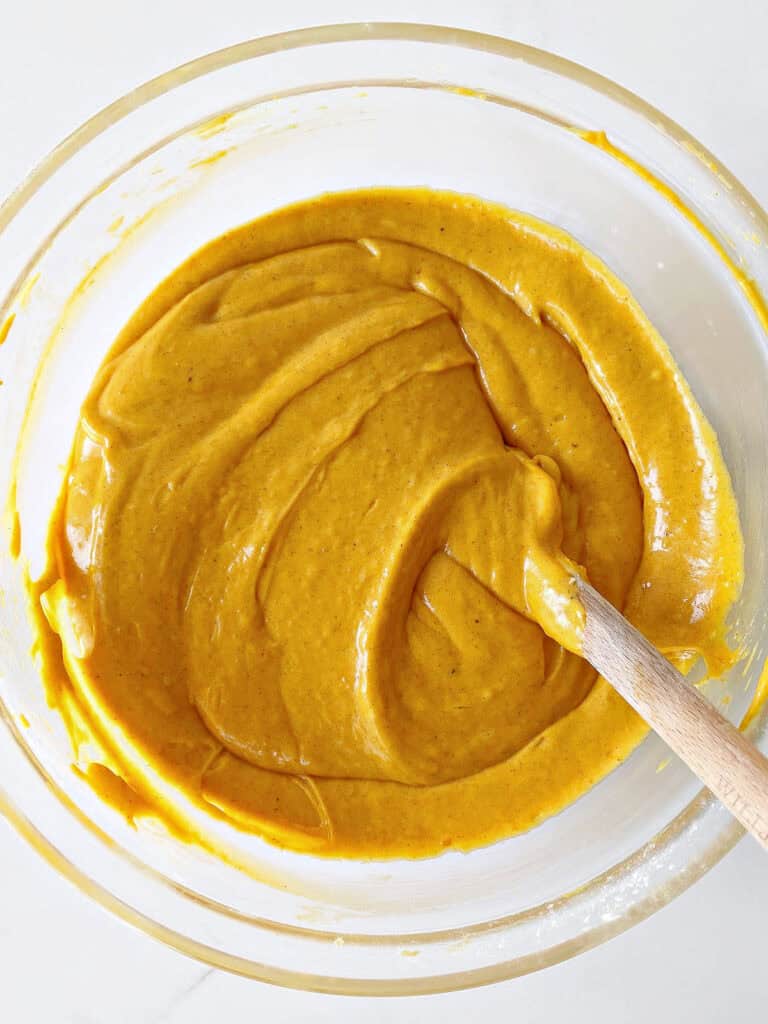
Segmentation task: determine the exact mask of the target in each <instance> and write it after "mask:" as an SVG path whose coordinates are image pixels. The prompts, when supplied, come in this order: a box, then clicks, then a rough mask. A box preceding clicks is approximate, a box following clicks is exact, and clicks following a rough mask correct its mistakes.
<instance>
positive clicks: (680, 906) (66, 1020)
mask: <svg viewBox="0 0 768 1024" xmlns="http://www.w3.org/2000/svg"><path fill="white" fill-rule="evenodd" d="M365 18H368V19H369V20H379V21H384V20H387V21H397V20H401V21H424V22H435V23H442V24H447V25H456V26H462V27H466V28H473V29H478V30H482V31H486V32H494V33H497V34H499V35H505V36H508V37H510V38H513V39H519V40H522V41H524V42H528V43H532V44H534V45H536V46H540V47H543V48H545V49H549V50H552V51H554V52H556V53H559V54H562V55H563V56H566V57H570V58H571V59H573V60H576V61H579V62H580V63H583V64H586V65H588V66H589V67H591V68H594V69H595V70H597V71H600V72H602V73H603V74H605V75H608V76H609V77H611V78H614V79H615V80H617V81H618V82H620V83H621V84H623V85H625V86H627V87H628V88H630V89H632V90H633V91H635V92H637V93H639V94H640V95H641V96H643V97H644V98H645V99H647V100H649V101H650V102H651V103H654V104H655V105H657V106H659V107H661V108H662V109H663V110H664V111H665V112H666V113H667V114H669V115H670V116H671V117H673V118H674V119H675V120H677V121H679V122H680V123H682V124H683V125H684V126H685V127H686V128H688V129H689V131H691V132H692V133H693V134H694V135H695V136H696V137H697V138H698V139H699V140H700V141H701V142H703V143H704V144H705V145H706V146H707V147H709V148H710V149H712V150H713V151H714V152H715V153H716V154H717V155H718V156H719V157H720V158H721V160H723V162H724V163H725V164H726V166H728V167H729V168H730V169H731V170H732V171H733V172H734V173H735V174H736V175H737V177H739V178H740V179H741V180H742V182H743V183H744V184H745V185H746V186H747V188H749V189H750V190H751V191H752V192H753V193H754V194H755V195H756V196H757V198H758V199H759V200H760V201H761V202H762V204H763V205H764V206H767V207H768V58H767V57H766V38H767V37H768V4H766V3H765V0H728V2H727V3H723V2H722V0H623V2H622V0H514V2H510V3H504V2H501V0H469V2H468V0H463V2H457V0H440V2H433V0H379V2H375V0H338V2H334V0H329V2H323V3H319V2H315V3H312V2H311V0H310V2H299V0H280V2H279V3H269V4H268V5H267V4H262V3H259V2H258V0H240V2H238V0H211V2H208V3H205V2H202V0H120V2H117V0H0V25H2V28H1V29H0V199H2V198H3V197H4V196H5V195H6V194H7V193H8V192H10V191H11V190H12V188H13V187H14V185H15V184H16V183H17V182H18V181H19V179H20V178H21V177H22V176H23V175H25V174H26V173H27V171H28V170H29V169H30V168H31V166H32V165H33V164H34V163H36V161H37V160H39V159H40V158H41V157H42V156H44V155H45V153H46V152H47V151H48V150H49V149H50V148H51V147H52V146H53V145H55V143H57V142H58V141H59V140H60V139H61V138H62V137H63V136H64V135H66V134H67V133H68V132H70V131H71V130H72V129H73V128H75V127H76V126H77V125H78V124H79V123H80V122H82V121H83V120H85V119H86V118H87V117H89V116H90V115H91V114H93V113H94V112H95V111H96V110H98V109H99V108H101V107H102V106H104V105H105V104H107V103H109V102H110V101H111V100H113V99H115V98H116V97H117V96H119V95H120V94H122V93H124V92H126V91H128V90H129V89H131V88H133V87H134V86H136V85H138V84H139V83H140V82H142V81H144V80H145V79H147V78H149V77H151V76H153V75H156V74H158V73H159V72H161V71H165V70H166V69H167V68H170V67H172V66H174V65H176V64H179V63H181V62H183V61H186V60H189V59H191V58H193V57H196V56H199V55H200V54H203V53H205V52H207V51H210V50H214V49H218V48H219V47H222V46H226V45H228V44H231V43H235V42H239V41H241V40H243V39H246V38H249V37H252V36H257V35H265V34H268V33H271V32H277V31H281V30H285V29H289V28H297V27H301V26H305V25H309V24H316V23H322V22H337V21H360V20H362V19H365ZM767 923H768V858H766V855H765V854H761V853H760V851H759V850H758V848H757V846H756V845H755V844H754V843H753V842H752V841H751V840H745V841H744V842H742V843H741V844H740V845H739V847H737V849H736V851H735V852H734V853H732V854H731V855H730V856H729V857H728V858H727V859H726V861H725V862H724V863H722V864H721V865H720V866H719V867H717V868H716V869H715V870H714V871H712V872H711V873H710V874H709V875H708V876H707V877H706V878H705V879H704V880H703V881H701V882H699V883H698V884H697V885H696V886H695V887H694V888H693V889H692V890H689V892H688V893H686V894H685V895H684V896H682V897H681V898H680V899H678V900H677V901H676V902H675V903H674V904H673V905H672V906H670V907H668V908H666V909H665V910H663V911H661V912H660V913H658V914H657V915H656V916H655V917H653V918H652V919H651V920H650V921H646V922H645V923H643V924H641V925H639V926H638V927H636V928H635V929H633V930H632V931H630V932H629V933H627V934H625V935H623V936H620V937H619V938H617V939H614V940H613V941H612V942H610V943H608V944H607V945H606V946H603V947H601V948H600V949H597V950H593V951H592V952H590V953H587V954H585V955H583V956H581V957H579V958H578V959H576V960H571V961H570V962H568V963H566V964H561V965H559V966H557V967H554V968H550V969H549V970H547V971H544V972H541V973H539V974H536V975H532V976H530V977H527V978H522V979H517V980H515V981H511V982H507V983H504V984H500V985H495V986H492V987H489V988H485V989H479V990H475V991H472V992H463V993H457V994H452V995H445V996H427V997H420V998H415V999H398V1000H394V1001H391V1000H378V1001H377V1000H367V999H342V998H336V997H331V996H319V995H311V994H305V993H298V992H289V991H283V990H280V989H276V988H270V987H268V986H266V985H261V984H258V983H256V982H252V981H247V980H244V979H241V978H235V977H231V976H228V975H224V974H221V973H218V972H215V971H211V970H208V969H207V968H205V967H203V966H201V965H200V964H197V963H195V962H193V961H191V960H187V959H186V958H184V957H182V956H180V955H179V954H177V953H174V952H172V951H171V950H168V949H165V948H164V947H162V946H160V945H157V944H155V943H154V942H152V941H151V940H149V939H147V938H146V937H144V936H143V935H141V934H138V933H136V932H134V931H132V930H130V929H129V928H128V927H127V926H126V925H124V924H122V923H121V922H118V921H116V920H113V919H112V918H111V917H109V916H108V915H107V914H106V913H105V912H104V911H102V910H101V909H100V908H99V907H97V906H96V905H94V904H91V903H90V902H88V900H87V899H86V898H85V897H84V896H82V895H81V894H80V893H79V892H77V891H75V890H74V889H73V888H71V887H70V886H69V885H68V883H66V882H64V881H63V880H61V879H60V878H59V877H58V876H56V875H55V874H53V872H52V871H51V870H50V869H49V868H48V867H47V866H46V865H44V864H43V863H42V862H41V861H39V860H38V859H37V856H36V855H35V854H34V853H33V852H32V851H31V850H30V849H28V848H27V847H26V846H25V845H24V844H23V843H22V841H21V840H20V839H19V838H18V837H17V836H16V835H15V834H14V833H13V832H12V831H11V829H10V828H9V827H8V826H7V825H6V824H5V823H4V822H3V821H1V820H0V1019H2V1020H4V1021H8V1024H29V1022H34V1024H38V1022H41V1024H43V1022H44V1024H182V1022H183V1024H208V1022H210V1021H221V1022H223V1021H230V1020H231V1021H233V1022H239V1021H250V1020H254V1021H262V1020H264V1021H269V1022H270V1024H273V1022H274V1024H278V1022H279V1024H282V1022H292V1021H307V1020H310V1019H311V1020H312V1021H313V1022H316V1024H322V1022H325V1021H341V1022H344V1021H363V1022H369V1021H375V1022H378V1021H382V1022H383V1021H388V1020H391V1019H397V1020H398V1021H400V1022H403V1024H409V1022H411V1021H413V1022H417V1021H418V1022H422V1021H427V1022H430V1021H433V1020H434V1021H440V1024H452V1022H454V1021H464V1020H466V1019H467V1018H470V1019H473V1018H474V1019H476V1020H493V1021H495V1020H505V1021H506V1020H510V1021H515V1022H521V1024H538V1022H542V1024H544V1022H547V1024H549V1022H552V1021H555V1020H560V1019H562V1020H568V1021H569V1024H582V1022H584V1024H586V1022H587V1021H589V1022H590V1024H602V1022H609V1021H610V1022H611V1024H635V1022H638V1024H639V1022H641V1021H642V1022H646V1021H648V1020H653V1021H659V1022H660V1024H666V1022H672V1021H675V1022H677V1021H682V1020H689V1019H690V1020H696V1022H697V1024H710V1022H712V1024H715V1022H718V1024H719V1022H721V1021H726V1020H752V1019H755V1018H756V1017H757V1018H758V1019H759V1017H760V1015H761V1013H762V1014H764V1013H765V992H766V984H765V972H766V967H765V962H766V954H765V949H766V945H765V935H766V924H767ZM297 966H298V967H300V965H297ZM761 993H762V995H761Z"/></svg>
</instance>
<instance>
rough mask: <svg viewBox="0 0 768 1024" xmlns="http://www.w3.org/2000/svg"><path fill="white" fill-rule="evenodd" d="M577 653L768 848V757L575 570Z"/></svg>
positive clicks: (767, 848)
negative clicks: (579, 621)
mask: <svg viewBox="0 0 768 1024" xmlns="http://www.w3.org/2000/svg"><path fill="white" fill-rule="evenodd" d="M576 585H577V589H578V593H579V597H580V598H581V601H582V604H583V605H584V608H585V609H586V613H587V617H586V626H585V630H584V643H583V651H582V654H583V656H584V658H586V660H587V661H588V662H589V663H590V664H591V665H592V666H593V667H594V668H596V669H597V671H598V672H599V673H600V675H601V676H603V677H604V678H605V679H607V680H608V682H609V683H611V685H612V686H613V687H614V688H615V689H616V690H618V692H619V693H620V694H621V696H622V697H623V698H624V700H626V701H627V703H629V704H631V705H632V707H633V708H634V709H635V711H637V712H638V713H639V714H640V715H642V717H643V718H644V719H645V721H646V722H647V723H648V725H650V726H651V728H652V729H653V730H654V731H655V732H657V733H658V734H659V736H661V738H662V739H663V740H664V742H665V743H667V745H668V746H669V747H671V748H672V750H674V752H675V753H676V754H677V755H678V757H680V758H681V759H682V760H683V761H685V763H686V764H687V765H688V767H689V768H690V769H691V771H692V772H694V773H695V774H696V775H698V777H699V778H700V779H701V781H702V782H703V783H704V785H705V786H706V787H707V788H708V789H710V790H711V791H712V792H713V793H714V795H715V796H716V797H717V798H718V800H720V802H721V803H723V804H724V805H725V806H726V807H727V808H728V810H729V811H730V812H731V814H733V816H734V817H735V818H738V820H739V821H740V822H741V824H742V825H743V826H744V828H745V829H746V830H747V831H748V832H750V833H751V834H752V835H753V836H754V837H755V839H757V840H758V842H759V843H761V844H762V845H763V847H765V849H766V850H768V759H767V758H765V757H763V755H762V754H761V753H760V752H759V751H758V750H756V749H755V747H753V746H752V744H751V743H750V742H749V741H748V740H747V739H745V737H744V736H743V735H742V734H741V733H740V732H739V730H738V729H736V728H735V727H734V726H733V725H731V723H730V722H729V721H728V720H727V719H726V718H723V716H722V715H721V714H720V712H719V711H717V710H716V709H715V708H714V707H713V706H712V705H711V704H710V703H709V701H708V700H706V698H704V697H703V696H702V695H701V694H700V693H699V692H698V690H697V689H696V688H695V687H694V686H692V685H691V684H690V683H688V682H686V680H685V678H684V677H683V676H682V675H681V674H680V672H678V671H677V669H676V668H675V667H674V666H673V665H670V663H669V662H668V661H667V659H666V658H665V657H664V656H663V655H662V654H661V653H660V652H659V651H657V650H656V648H655V647H654V646H653V645H652V644H650V643H649V642H648V641H647V640H646V639H645V637H644V636H643V635H642V634H641V633H639V632H638V630H636V629H635V627H634V626H632V625H630V624H629V622H627V620H626V619H625V618H624V616H623V615H622V614H621V613H620V612H617V611H616V609H615V608H614V607H613V605H611V604H609V603H608V601H606V600H605V598H604V597H602V595H600V594H598V592H597V591H596V590H595V589H594V587H592V586H590V584H589V583H587V582H586V581H585V580H583V579H582V578H581V577H577V578H576Z"/></svg>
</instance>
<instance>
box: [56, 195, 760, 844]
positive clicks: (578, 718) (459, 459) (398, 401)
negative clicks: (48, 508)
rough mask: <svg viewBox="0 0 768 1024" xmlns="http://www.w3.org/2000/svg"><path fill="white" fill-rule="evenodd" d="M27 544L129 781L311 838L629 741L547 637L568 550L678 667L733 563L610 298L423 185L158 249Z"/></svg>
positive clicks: (496, 810)
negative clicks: (38, 549) (157, 260)
mask: <svg viewBox="0 0 768 1024" xmlns="http://www.w3.org/2000/svg"><path fill="white" fill-rule="evenodd" d="M50 548H51V559H50V562H51V568H50V571H49V573H48V574H47V576H46V578H45V579H44V580H43V581H42V583H41V584H39V585H37V589H36V593H38V594H39V596H40V598H41V602H42V608H43V610H44V612H45V616H46V619H43V618H42V616H41V622H40V628H41V631H42V633H43V635H42V637H41V640H42V641H43V642H42V645H41V646H42V649H43V650H44V652H45V662H46V664H45V669H46V673H47V674H48V676H49V677H50V678H53V677H55V678H57V679H59V680H62V679H64V680H65V683H64V685H66V687H67V688H70V687H71V688H72V689H73V691H74V694H75V696H76V699H77V701H78V702H79V703H80V705H81V706H82V707H83V708H84V709H85V711H86V713H87V715H88V717H89V719H90V720H91V721H92V723H93V725H94V727H95V728H96V729H97V730H98V732H99V733H100V734H101V736H102V737H103V738H104V739H105V740H106V741H107V743H108V745H109V747H110V748H111V750H112V752H113V753H114V754H115V756H116V758H117V759H118V761H119V762H120V763H121V764H122V765H123V766H124V768H125V772H126V777H128V778H129V779H130V781H131V784H132V786H134V787H135V788H137V789H139V790H140V791H141V794H142V799H148V800H150V801H151V800H153V799H154V800H156V801H157V800H160V796H159V794H158V783H157V780H158V779H160V780H162V788H163V794H162V800H161V801H160V802H162V804H163V808H164V810H165V811H166V812H167V813H168V814H170V815H172V816H173V815H174V814H177V815H178V816H179V817H181V816H182V812H181V811H180V810H178V809H177V810H176V811H174V807H173V799H172V798H171V799H169V796H168V794H169V793H172V792H174V791H175V792H178V793H180V794H184V795H185V796H186V797H189V798H191V799H192V800H194V801H195V802H196V803H198V804H202V805H203V806H206V807H208V808H210V809H212V811H213V812H214V813H216V814H219V815H224V816H226V817H229V818H231V819H233V820H234V821H236V822H237V823H238V824H239V825H240V826H241V827H243V826H244V827H246V828H250V829H253V830H254V831H256V832H258V833H260V834H262V835H265V836H267V837H268V838H270V839H272V840H273V841H276V842H279V843H282V844H285V845H287V846H291V847H294V848H296V849H312V850H313V851H315V852H319V853H324V854H331V855H340V856H375V857H393V856H423V855H428V854H434V853H436V852H438V851H439V850H441V849H443V848H445V847H458V848H461V849H469V848H472V847H475V846H478V845H481V844H483V843H487V842H490V841H492V840H495V839H498V838H501V837H504V836H508V835H511V834H513V833H515V832H517V831H520V830H522V829H525V828H528V827H530V826H531V825H534V824H535V823H536V822H538V821H540V820H541V819H542V818H544V817H546V816H547V815H550V814H552V813H554V812H555V811H557V810H559V809H560V808H562V807H563V806H564V805H565V804H567V803H568V802H569V801H571V800H573V799H574V798H576V797H577V796H579V795H580V794H581V793H583V792H584V791H585V790H586V789H587V788H588V787H589V786H591V785H592V784H593V783H594V782H596V781H597V780H598V779H600V778H601V777H602V776H604V775H605V774H606V773H607V772H608V771H609V770H610V769H611V768H613V767H614V766H615V765H616V764H618V763H619V762H620V761H621V760H622V759H623V758H624V757H625V756H626V755H627V754H628V753H629V752H630V751H631V750H632V748H633V747H634V746H635V745H636V744H637V743H638V742H639V740H640V739H641V737H642V736H643V735H644V733H645V726H644V725H643V723H642V722H641V721H640V720H639V719H638V718H637V716H636V715H635V714H634V713H633V712H632V711H631V710H630V709H629V708H628V707H627V706H626V705H625V704H624V703H623V701H622V700H621V699H620V698H619V697H618V696H617V695H616V694H615V693H614V692H613V691H612V690H611V688H610V687H609V686H608V684H607V683H605V682H604V681H603V680H596V679H595V674H594V672H593V671H592V670H591V669H590V668H589V666H588V665H587V664H586V663H584V662H583V661H582V660H581V659H580V658H579V657H578V654H577V653H573V652H578V650H579V649H580V635H581V627H582V622H583V609H582V608H581V606H580V604H579V603H578V601H577V600H576V599H575V598H574V596H573V593H572V588H571V585H570V579H571V576H572V573H573V572H574V571H575V566H579V567H583V569H581V571H583V572H585V573H586V574H587V575H588V577H589V579H590V580H591V581H592V583H593V584H594V585H595V586H596V587H597V588H598V589H599V590H601V591H602V592H603V593H604V594H605V595H606V596H607V597H608V598H609V599H610V600H611V601H612V602H613V603H614V604H615V605H617V606H618V607H620V608H622V609H623V610H624V612H625V614H626V615H627V616H628V617H629V618H630V619H631V621H633V622H634V623H635V624H636V625H637V626H638V627H639V628H640V629H641V630H642V631H643V632H644V633H645V634H646V635H647V636H648V637H649V638H650V639H651V640H652V641H653V642H654V643H655V644H657V645H658V646H659V647H661V648H662V650H664V651H665V652H667V654H668V655H669V656H671V657H673V658H674V659H675V660H676V661H677V663H678V664H681V665H687V664H690V663H691V661H692V660H693V659H694V658H695V657H696V656H702V657H703V658H704V659H705V660H706V663H707V665H708V668H709V670H710V671H711V672H714V673H718V672H720V671H722V670H723V669H724V668H725V667H726V666H727V665H728V664H729V663H730V661H731V660H732V655H731V652H730V650H729V649H728V647H727V646H726V644H725V639H724V620H725V616H726V614H727V612H728V609H729V607H730V606H731V604H732V602H733V600H734V599H735V597H736V596H737V594H738V591H739V588H740V585H741V578H742V544H741V536H740V532H739V526H738V516H737V510H736V505H735V501H734V497H733V494H732V491H731V486H730V482H729V478H728V474H727V471H726V469H725V466H724V464H723V461H722V458H721V456H720V453H719V449H718V446H717V441H716V438H715V436H714V434H713V432H712V430H711V428H710V427H709V425H708V424H707V422H706V420H705V419H704V417H703V415H702V413H701V411H700V409H699V408H698V406H697V404H696V402H695V400H694V399H693V397H692V395H691V393H690V391H689V389H688V387H687V385H686V383H685V381H684V380H683V378H682V377H681V375H680V372H679V371H678V370H677V368H676V366H675V364H674V362H673V361H672V358H671V356H670V354H669V351H668V350H667V348H666V347H665V345H664V343H663V342H662V341H661V339H660V338H659V337H658V336H657V335H656V333H655V332H654V330H653V328H652V327H651V325H650V324H649V323H648V321H647V320H646V319H645V317H644V316H643V314H642V312H641V311H640V309H639V308H638V307H637V305H636V303H635V302H634V301H633V299H632V297H631V295H630V294H629V293H628V292H627V291H626V289H625V288H624V287H623V286H622V285H621V284H620V283H619V282H618V281H617V280H616V279H615V278H614V277H612V275H611V274H610V273H609V272H608V270H607V269H606V268H605V267H604V266H603V265H602V264H601V263H600V262H599V261H598V260H597V259H596V258H595V257H594V256H592V255H591V254H590V253H588V252H586V251H585V250H584V249H583V248H581V247H580V246H579V245H578V244H577V243H576V242H575V241H574V240H573V239H572V238H570V237H569V236H567V235H565V234H564V233H563V232H561V231H559V230H557V229H555V228H553V227H550V226H548V225H546V224H543V223H541V222H538V221H535V220H533V219H532V218H529V217H526V216H524V215H522V214H519V213H513V212H511V211H509V210H507V209H504V208H502V207H499V206H496V205H493V204H490V203H486V202H483V201H481V200H478V199H473V198H468V197H464V196H457V195H452V194H447V193H436V192H431V191H428V190H425V189H412V190H389V189H376V190H368V191H361V192H352V193H345V194H338V195H331V196H324V197H321V198H318V199H314V200H310V201H308V202H305V203H302V204H299V205H296V206H293V207H290V208H288V209H285V210H281V211H279V212H277V213H274V214H272V215H270V216H268V217H265V218H262V219H261V220H259V221H256V222H254V223H252V224H249V225H246V226H244V227H242V228H240V229H238V230H236V231H233V232H231V233H229V234H227V235H225V236H223V237H222V238H220V239H217V240H216V241H215V242H213V243H211V244H210V245H209V246H207V247H206V248H205V249H203V250H201V251H200V252H198V253H197V254H195V255H194V256H193V257H192V258H191V259H190V260H189V261H188V262H187V263H186V264H184V265H183V266H182V267H181V268H179V270H177V271H176V272H175V273H174V274H173V275H172V276H171V277H170V278H169V279H168V280H167V281H165V282H164V283H163V284H162V285H161V286H160V287H159V288H158V290H157V291H156V292H155V293H154V294H153V295H152V296H151V297H150V298H149V299H148V300H147V302H146V303H145V304H144V305H143V306H142V308H141V309H140V310H139V311H138V312H137V313H136V314H135V316H134V317H133V319H132V320H131V322H130V323H129V324H128V325H127V327H126V328H125V329H124V331H123V332H122V334H121V335H120V337H119V338H118V340H117V341H116V343H115V345H114V346H113V348H112V350H111V352H110V353H109V355H108V357H107V359H106V360H105V362H104V363H103V365H102V368H101V370H100V372H99V374H98V376H97V378H96V380H95V381H94V384H93V387H92V390H91V392H90V395H89V397H88V399H87V401H86V402H85V404H84V406H83V409H82V416H81V421H80V427H79V429H78V432H77V436H76V437H75V440H74V447H73V453H72V459H71V466H70V473H69V476H68V480H67V484H66V487H65V492H64V494H63V495H62V501H61V503H60V505H59V508H58V510H57V513H56V515H55V517H54V520H53V522H52V525H51V534H50ZM52 631H53V632H52ZM54 633H55V634H58V635H59V636H60V638H61V643H58V642H57V641H56V637H55V635H54Z"/></svg>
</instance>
